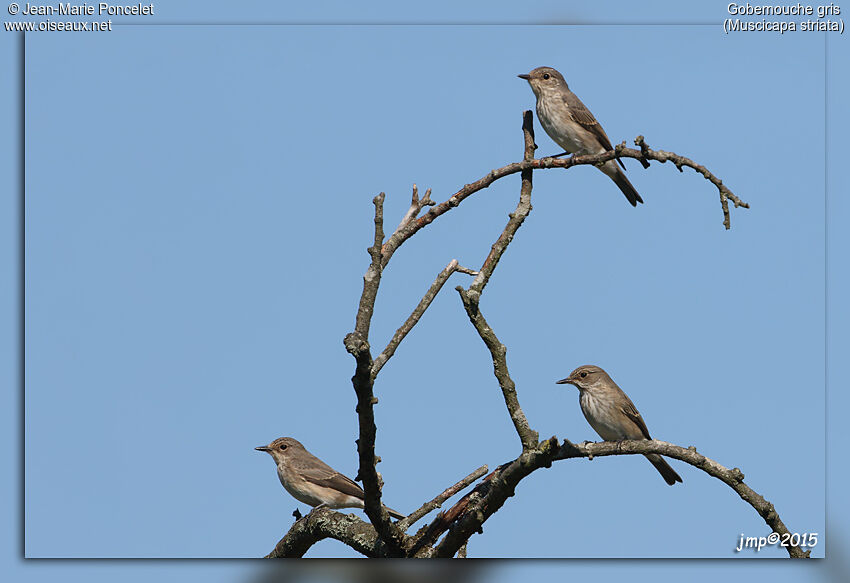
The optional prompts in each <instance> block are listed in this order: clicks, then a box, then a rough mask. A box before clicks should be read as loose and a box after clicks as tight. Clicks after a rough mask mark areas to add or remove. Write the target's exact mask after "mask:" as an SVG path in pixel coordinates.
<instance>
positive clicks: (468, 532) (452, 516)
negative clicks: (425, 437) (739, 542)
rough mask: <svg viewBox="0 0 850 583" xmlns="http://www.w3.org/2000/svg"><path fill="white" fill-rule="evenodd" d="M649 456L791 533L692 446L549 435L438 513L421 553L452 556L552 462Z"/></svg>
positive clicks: (734, 473)
mask: <svg viewBox="0 0 850 583" xmlns="http://www.w3.org/2000/svg"><path fill="white" fill-rule="evenodd" d="M648 453H656V454H660V455H664V456H667V457H672V458H675V459H678V460H681V461H683V462H685V463H688V464H690V465H692V466H694V467H696V468H699V469H701V470H703V471H704V472H705V473H707V474H708V475H710V476H713V477H715V478H717V479H719V480H721V481H722V482H724V483H725V484H727V485H728V486H729V487H730V488H732V489H733V490H735V492H737V493H738V495H739V496H740V497H741V498H742V499H743V500H744V501H745V502H747V503H748V504H749V505H750V506H752V507H753V508H754V509H755V510H756V512H758V513H759V515H760V516H761V517H762V518H763V519H764V521H765V522H766V523H767V525H768V526H769V527H770V528H771V529H772V531H773V532H776V533H778V534H779V535H783V534H786V533H787V534H790V533H789V531H788V528H787V527H786V526H785V523H783V522H782V520H781V519H780V517H779V514H778V513H777V512H776V509H775V508H774V507H773V504H771V503H770V502H768V501H767V500H765V499H764V497H763V496H761V495H760V494H758V493H756V492H755V491H754V490H753V489H752V488H750V487H749V486H747V485H746V484H744V481H743V480H744V474H743V473H742V472H741V470H739V469H738V468H732V469H731V470H730V469H729V468H726V467H724V466H722V465H720V464H719V463H717V462H715V461H714V460H711V459H709V458H707V457H705V456H704V455H702V454H700V453H698V452H697V450H696V448H694V447H688V448H684V447H680V446H678V445H674V444H672V443H667V442H665V441H658V440H646V439H642V440H624V441H620V442H613V441H603V442H599V443H587V442H586V443H572V442H570V441H569V440H564V443H563V444H562V445H561V446H558V438H557V437H554V436H553V437H550V438H549V439H547V440H546V441H543V442H541V443H540V445H539V446H538V448H536V449H535V450H530V451H523V453H522V454H521V455H520V456H519V457H518V458H516V459H515V460H513V461H510V462H507V463H505V464H502V465H501V466H499V467H498V468H496V469H495V470H494V471H493V472H492V473H491V474H490V475H489V476H487V477H485V478H484V480H483V481H482V482H481V483H480V484H479V485H478V486H476V487H475V489H474V490H472V492H470V493H469V494H467V495H466V496H464V497H463V498H461V499H460V500H459V501H458V502H457V503H456V504H455V505H454V506H453V507H452V508H450V509H449V510H448V511H446V512H441V513H440V514H439V515H438V516H437V518H436V519H435V520H434V521H433V523H432V524H431V526H430V533H429V537H428V538H430V539H431V540H436V537H438V536H439V535H440V534H441V533H442V532H444V531H445V530H448V531H449V532H448V534H446V536H445V538H444V539H443V540H442V542H440V544H439V545H437V547H436V548H428V549H426V550H425V553H424V554H426V555H427V556H440V557H449V556H454V554H455V553H456V552H457V550H458V549H459V548H460V547H461V545H462V544H463V543H465V542H466V541H467V540H468V539H469V537H471V536H472V535H473V534H474V533H476V532H481V526H482V525H483V524H484V522H485V521H486V520H487V519H488V518H489V517H490V516H492V515H493V513H495V512H496V510H498V509H499V508H500V507H501V506H502V505H503V504H504V502H505V500H506V499H507V498H508V497H510V496H512V495H513V492H514V488H515V487H516V485H517V484H518V483H519V482H520V480H522V479H523V478H525V477H526V476H528V475H529V474H531V473H532V472H533V471H535V470H537V469H539V468H542V467H549V466H551V465H552V462H553V461H559V460H566V459H572V458H582V457H586V458H588V459H593V457H595V456H600V457H601V456H609V455H635V454H648ZM786 549H787V551H788V554H789V555H790V556H791V557H792V558H808V557H809V555H810V553H811V551H804V550H803V549H802V548H800V547H797V546H788V547H786Z"/></svg>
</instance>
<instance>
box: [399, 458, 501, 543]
mask: <svg viewBox="0 0 850 583" xmlns="http://www.w3.org/2000/svg"><path fill="white" fill-rule="evenodd" d="M486 473H487V466H486V465H485V466H481V467H480V468H478V469H477V470H475V471H474V472H472V473H471V474H469V475H468V476H466V477H465V478H464V479H462V480H461V481H459V482H458V483H457V484H454V485H453V486H449V487H448V488H446V489H445V490H443V491H442V492H440V493H439V494H438V495H437V496H435V497H434V499H433V500H431V501H430V502H426V503H425V504H423V505H422V506H421V507H419V508H418V509H417V510H415V511H414V512H411V513H410V516H408V517H407V518H402V519H401V520H399V521H398V522H397V523H396V525H397V526H398V527H399V528H400V529H401V530H407V529H408V528H410V526H411V525H413V524H415V523H416V521H417V520H419V519H420V518H422V517H423V516H425V515H426V514H428V513H429V512H431V511H432V510H434V509H435V508H440V507H442V505H443V502H445V501H446V500H448V499H449V498H451V497H452V496H454V495H455V494H457V493H458V492H460V491H461V490H463V489H464V488H466V487H467V486H469V485H470V484H471V483H472V482H474V481H475V480H477V479H478V478H480V477H481V476H483V475H484V474H486Z"/></svg>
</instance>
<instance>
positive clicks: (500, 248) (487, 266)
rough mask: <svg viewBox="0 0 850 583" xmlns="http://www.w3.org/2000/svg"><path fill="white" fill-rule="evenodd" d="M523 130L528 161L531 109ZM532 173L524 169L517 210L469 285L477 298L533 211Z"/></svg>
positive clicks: (531, 143)
mask: <svg viewBox="0 0 850 583" xmlns="http://www.w3.org/2000/svg"><path fill="white" fill-rule="evenodd" d="M522 130H523V132H522V133H523V140H524V148H523V160H524V161H526V162H528V161H529V160H532V159H534V149H535V148H536V146H535V145H534V122H533V118H532V117H531V112H530V111H527V112H525V113H524V114H523V123H522ZM531 175H532V170H531V169H530V168H527V169H525V170H523V171H522V186H521V187H520V191H519V203H518V204H517V207H516V210H515V211H514V212H512V213H511V215H510V218H509V220H508V224H507V225H505V229H504V230H503V231H502V234H501V235H499V238H498V239H497V240H496V242H495V243H493V245H492V247H490V253H489V254H488V255H487V258H486V259H485V260H484V263H483V264H482V266H481V269H480V270H479V272H478V275H477V276H476V277H475V279H474V280H473V282H472V285H470V286H469V291H470V293H471V294H473V297H474V298H476V299H477V298H478V297H479V296H480V295H481V293H482V292H483V291H484V287H485V286H486V285H487V282H488V281H489V280H490V276H491V275H493V271H495V269H496V265H498V264H499V259H501V258H502V254H503V253H504V252H505V251H507V249H508V245H510V243H511V241H512V240H513V238H514V235H515V234H516V232H517V231H518V230H519V228H520V227H521V226H522V223H523V222H524V221H525V218H526V217H527V216H528V215H529V213H530V212H531V208H532V207H531V186H532V183H531Z"/></svg>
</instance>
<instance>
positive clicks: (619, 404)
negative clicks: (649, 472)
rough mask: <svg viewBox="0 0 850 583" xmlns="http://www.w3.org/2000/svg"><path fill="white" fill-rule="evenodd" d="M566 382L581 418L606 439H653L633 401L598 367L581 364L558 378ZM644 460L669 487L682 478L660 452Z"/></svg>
mask: <svg viewBox="0 0 850 583" xmlns="http://www.w3.org/2000/svg"><path fill="white" fill-rule="evenodd" d="M567 383H568V384H571V385H574V386H575V387H576V388H577V389H578V390H579V404H580V405H581V412H582V413H584V418H585V419H587V422H588V423H590V426H591V427H593V430H594V431H596V433H598V434H599V436H600V437H601V438H602V439H604V440H605V441H622V440H624V439H652V437H650V436H649V430H648V429H647V428H646V423H644V422H643V417H641V416H640V413H638V410H637V408H636V407H635V405H634V403H632V400H631V399H629V397H628V396H627V395H626V393H624V392H623V390H622V389H621V388H620V387H618V386H617V383H615V382H614V380H613V379H612V378H611V377H609V376H608V373H607V372H605V371H604V370H602V369H601V368H599V367H598V366H594V365H584V366H580V367H578V368H577V369H575V370H574V371H573V372H571V373H570V376H568V377H567V378H565V379H561V380H560V381H557V384H559V385H563V384H567ZM646 459H648V460H649V461H650V463H651V464H652V465H653V466H655V469H656V470H658V473H660V474H661V477H662V478H664V481H665V482H667V483H668V484H670V485H671V486H672V485H673V484H675V483H676V482H681V481H682V478H681V477H679V474H677V473H676V471H675V470H674V469H673V468H671V467H670V464H668V463H667V462H666V461H665V460H664V458H662V457H661V456H660V455H658V454H654V453H649V454H646Z"/></svg>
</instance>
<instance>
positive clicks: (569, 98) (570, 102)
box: [563, 91, 625, 168]
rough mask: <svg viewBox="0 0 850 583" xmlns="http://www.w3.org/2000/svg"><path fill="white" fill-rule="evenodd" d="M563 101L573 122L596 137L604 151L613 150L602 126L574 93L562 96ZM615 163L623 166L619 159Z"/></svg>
mask: <svg viewBox="0 0 850 583" xmlns="http://www.w3.org/2000/svg"><path fill="white" fill-rule="evenodd" d="M563 100H564V103H565V104H566V105H567V109H568V111H569V112H570V116H571V117H572V118H573V121H574V122H576V123H577V124H579V125H580V126H581V127H583V128H584V129H586V130H587V131H589V132H590V133H592V134H593V135H594V136H596V138H597V139H598V140H599V143H600V144H601V145H602V147H603V148H605V149H606V150H613V149H614V146H612V145H611V140H610V139H609V138H608V134H606V133H605V130H604V129H602V125H601V124H600V123H599V122H598V121H596V118H595V117H593V114H592V113H590V110H589V109H587V106H586V105H585V104H584V103H582V101H581V99H579V98H578V97H577V96H576V94H575V93H573V92H572V91H569V92H568V93H567V95H564V96H563ZM617 163H619V164H620V166H623V162H622V161H621V160H620V159H619V158H617ZM623 168H625V166H623Z"/></svg>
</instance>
